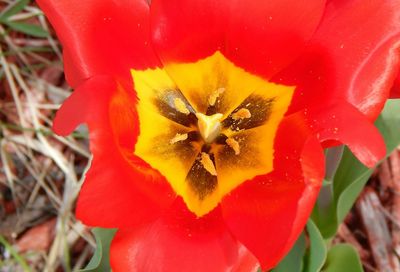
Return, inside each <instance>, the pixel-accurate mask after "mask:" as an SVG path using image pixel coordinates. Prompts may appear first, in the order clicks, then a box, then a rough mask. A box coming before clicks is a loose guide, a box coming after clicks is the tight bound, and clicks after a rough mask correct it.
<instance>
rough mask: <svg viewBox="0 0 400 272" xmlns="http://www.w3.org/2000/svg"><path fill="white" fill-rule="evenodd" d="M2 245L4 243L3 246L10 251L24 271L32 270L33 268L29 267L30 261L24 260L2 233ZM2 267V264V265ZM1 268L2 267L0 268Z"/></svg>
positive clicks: (0, 242)
mask: <svg viewBox="0 0 400 272" xmlns="http://www.w3.org/2000/svg"><path fill="white" fill-rule="evenodd" d="M0 245H3V247H4V248H5V249H6V250H7V251H8V253H10V254H11V256H13V258H14V259H15V261H16V262H17V263H18V264H19V265H20V266H21V268H22V269H23V270H24V272H31V271H32V269H31V268H30V267H29V265H28V263H27V262H26V261H25V260H24V258H23V257H22V256H20V255H19V254H18V252H17V251H16V250H15V249H14V247H13V246H12V245H10V244H9V243H8V242H7V240H6V239H5V238H4V237H3V236H1V235H0ZM0 268H1V266H0ZM0 270H1V269H0Z"/></svg>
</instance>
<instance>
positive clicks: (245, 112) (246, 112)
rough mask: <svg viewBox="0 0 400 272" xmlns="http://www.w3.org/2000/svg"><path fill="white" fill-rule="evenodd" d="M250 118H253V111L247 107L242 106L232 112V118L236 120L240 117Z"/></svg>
mask: <svg viewBox="0 0 400 272" xmlns="http://www.w3.org/2000/svg"><path fill="white" fill-rule="evenodd" d="M249 118H251V112H250V111H249V110H248V109H246V108H242V109H240V110H238V111H237V112H235V113H233V114H232V119H233V120H235V121H236V120H240V119H249Z"/></svg>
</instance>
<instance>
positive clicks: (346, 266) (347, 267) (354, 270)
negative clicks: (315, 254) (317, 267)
mask: <svg viewBox="0 0 400 272" xmlns="http://www.w3.org/2000/svg"><path fill="white" fill-rule="evenodd" d="M321 271H322V272H339V271H346V272H363V268H362V265H361V261H360V258H359V256H358V254H357V251H356V250H355V249H354V248H353V247H352V246H351V245H349V244H339V245H335V246H333V247H332V248H331V249H330V250H329V252H328V258H327V260H326V263H325V265H324V267H323V268H322V270H321Z"/></svg>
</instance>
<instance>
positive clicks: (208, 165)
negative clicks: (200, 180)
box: [200, 152, 217, 176]
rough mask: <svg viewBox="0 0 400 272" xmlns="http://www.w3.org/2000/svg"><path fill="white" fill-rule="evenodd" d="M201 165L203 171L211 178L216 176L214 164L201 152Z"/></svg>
mask: <svg viewBox="0 0 400 272" xmlns="http://www.w3.org/2000/svg"><path fill="white" fill-rule="evenodd" d="M200 162H201V164H202V165H203V167H204V169H206V170H207V172H208V173H210V174H211V175H213V176H216V175H217V170H216V169H215V166H214V163H213V161H212V160H211V158H210V155H208V154H207V153H205V152H201V161H200Z"/></svg>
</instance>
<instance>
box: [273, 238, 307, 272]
mask: <svg viewBox="0 0 400 272" xmlns="http://www.w3.org/2000/svg"><path fill="white" fill-rule="evenodd" d="M305 250H306V238H305V235H304V233H302V234H301V235H300V237H299V238H298V239H297V241H296V243H295V245H294V246H293V248H292V249H291V250H290V252H289V253H288V254H287V255H286V257H285V259H283V260H282V261H281V262H280V263H279V264H278V266H277V267H275V268H274V269H273V270H272V271H271V272H287V271H290V272H301V271H302V266H303V255H304V253H305Z"/></svg>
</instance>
